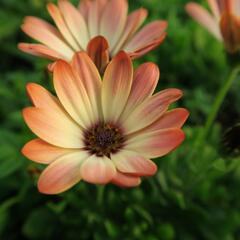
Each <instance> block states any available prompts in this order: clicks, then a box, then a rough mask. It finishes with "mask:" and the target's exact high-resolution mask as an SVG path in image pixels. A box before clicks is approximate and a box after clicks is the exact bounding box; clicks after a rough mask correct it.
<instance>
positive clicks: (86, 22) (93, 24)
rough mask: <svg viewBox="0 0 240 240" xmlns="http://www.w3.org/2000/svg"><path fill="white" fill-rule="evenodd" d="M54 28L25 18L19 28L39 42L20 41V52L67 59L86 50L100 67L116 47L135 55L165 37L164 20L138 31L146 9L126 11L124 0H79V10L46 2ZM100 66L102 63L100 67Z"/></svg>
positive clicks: (61, 0)
mask: <svg viewBox="0 0 240 240" xmlns="http://www.w3.org/2000/svg"><path fill="white" fill-rule="evenodd" d="M47 9H48V12H49V14H50V15H51V17H52V18H53V20H54V22H55V24H56V26H57V28H55V27H54V26H52V25H50V24H49V23H47V22H45V21H44V20H41V19H39V18H36V17H26V18H25V20H24V23H23V25H22V30H23V31H24V32H25V33H26V34H27V35H29V36H30V37H32V38H33V39H35V40H37V41H39V42H41V44H27V43H20V44H19V48H20V49H21V50H23V51H24V52H27V53H30V54H33V55H37V56H40V57H45V58H49V59H52V60H57V59H64V60H66V61H71V59H72V57H73V55H74V53H75V52H78V51H88V52H89V55H90V56H91V57H92V59H93V60H96V62H97V63H98V64H99V59H101V61H102V62H103V63H101V66H100V67H105V66H106V64H107V62H108V54H110V58H112V57H113V56H115V55H116V54H117V53H118V52H119V51H120V50H124V51H126V52H128V54H129V55H130V56H131V57H132V58H137V57H140V56H142V55H143V54H145V53H147V52H148V51H150V50H152V49H153V48H155V47H156V46H158V45H159V44H160V43H161V42H162V41H163V39H164V38H165V36H166V33H165V30H166V27H167V22H166V21H154V22H152V23H150V24H148V25H146V26H145V27H143V28H142V29H141V30H140V31H138V30H139V28H140V26H141V25H142V23H143V22H144V20H145V19H146V17H147V10H146V9H143V8H141V9H138V10H136V11H134V12H133V13H131V14H130V15H129V16H128V15H127V13H128V2H127V0H82V1H81V2H80V5H79V9H77V8H75V7H74V6H73V5H72V4H71V3H70V2H69V1H67V0H59V1H58V6H56V5H54V4H53V3H49V4H48V5H47ZM102 65H103V66H102Z"/></svg>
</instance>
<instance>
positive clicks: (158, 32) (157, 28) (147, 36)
mask: <svg viewBox="0 0 240 240" xmlns="http://www.w3.org/2000/svg"><path fill="white" fill-rule="evenodd" d="M166 28H167V22H166V21H154V22H152V23H149V24H147V25H146V26H145V27H143V28H142V30H140V31H139V32H138V33H137V34H136V35H135V36H134V37H133V39H132V40H131V41H129V43H128V44H127V45H126V47H124V49H125V51H127V52H134V51H136V50H138V49H141V48H143V47H145V46H148V45H150V44H152V43H153V42H155V41H156V40H159V39H162V36H164V35H165V30H166Z"/></svg>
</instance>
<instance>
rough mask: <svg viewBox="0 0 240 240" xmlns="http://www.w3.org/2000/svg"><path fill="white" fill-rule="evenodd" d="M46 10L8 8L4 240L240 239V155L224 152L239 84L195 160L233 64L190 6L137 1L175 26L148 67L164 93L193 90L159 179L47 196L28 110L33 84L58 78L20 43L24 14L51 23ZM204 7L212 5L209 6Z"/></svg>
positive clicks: (2, 17)
mask: <svg viewBox="0 0 240 240" xmlns="http://www.w3.org/2000/svg"><path fill="white" fill-rule="evenodd" d="M46 2H47V1H44V0H24V1H19V0H0V53H1V60H0V239H1V240H20V239H30V240H38V239H39V240H40V239H41V240H42V239H44V240H48V239H51V240H52V239H64V240H85V239H86V240H88V239H90V240H91V239H94V240H106V239H117V240H122V239H124V240H135V239H136V240H137V239H139V240H143V239H144V240H173V239H181V240H191V239H194V240H195V239H197V240H199V239H200V240H201V239H209V240H233V239H240V200H239V199H240V190H239V189H240V156H239V154H238V151H236V152H235V153H234V154H230V153H228V154H226V153H224V147H223V145H222V144H221V142H222V138H223V134H224V132H225V131H226V130H227V129H228V128H229V127H231V126H233V125H234V124H236V123H237V122H238V121H239V120H240V107H239V105H240V94H239V90H240V79H237V80H236V81H235V83H234V86H233V87H232V89H231V91H230V93H229V94H228V96H227V98H226V100H225V102H224V105H223V107H222V108H221V111H220V113H219V115H218V119H217V122H216V123H215V125H214V127H213V128H212V129H211V134H210V136H209V138H208V140H207V142H206V143H205V145H204V147H203V148H202V149H201V154H200V153H199V155H197V156H196V158H195V159H193V160H191V161H188V159H187V157H188V154H189V152H190V150H191V149H192V145H193V139H194V138H195V137H196V134H197V133H198V132H199V131H201V128H202V126H203V123H204V120H205V119H206V116H207V114H208V113H209V111H210V106H211V104H212V102H213V100H214V97H215V95H216V91H217V89H218V88H219V87H220V86H221V84H222V82H223V81H224V79H225V78H226V77H227V74H228V72H229V66H228V63H227V60H226V59H227V58H226V56H225V52H224V49H223V47H222V45H221V44H220V43H218V42H217V41H216V40H215V39H214V38H213V37H212V36H210V35H209V34H208V33H207V32H206V31H205V30H204V29H202V28H201V27H200V26H199V25H198V24H197V23H195V22H194V21H193V20H192V19H190V17H188V16H187V14H186V13H185V11H184V5H185V4H186V2H187V0H167V1H166V0H130V1H129V2H130V8H131V10H132V9H135V8H136V7H140V6H144V7H145V8H147V9H148V10H149V18H148V20H149V21H150V20H153V19H159V18H162V19H167V20H168V21H169V28H168V37H167V39H166V41H165V42H164V43H163V44H162V45H161V46H160V47H159V48H158V49H157V50H154V51H153V52H151V53H150V54H148V55H147V56H145V57H144V58H142V59H141V60H140V61H141V62H145V61H154V62H155V63H157V64H158V65H159V67H160V69H161V80H160V82H159V86H158V89H163V88H167V87H179V88H181V89H183V90H184V92H185V95H184V98H183V100H181V101H180V102H179V103H178V104H179V105H178V106H181V107H187V108H188V109H189V110H190V112H191V116H190V119H189V120H188V122H187V124H186V126H185V132H186V134H187V139H186V141H185V142H184V144H183V145H182V146H181V147H180V148H179V149H178V150H177V151H175V152H173V153H171V154H169V155H168V156H166V157H164V158H161V159H157V160H156V163H157V164H158V166H159V170H158V173H157V175H156V176H154V177H152V178H150V179H144V180H143V183H142V185H141V186H140V187H138V188H135V189H120V188H118V187H115V186H112V185H108V186H106V187H105V188H103V187H97V186H94V185H90V184H87V183H80V184H78V185H77V186H76V187H74V188H73V189H71V190H70V191H68V192H66V193H64V194H61V195H58V196H45V195H42V194H40V193H38V190H37V187H36V181H37V177H38V171H39V164H34V163H32V162H31V161H29V160H27V159H25V158H24V157H23V156H22V155H21V153H20V149H21V147H22V146H23V145H24V143H26V142H27V141H28V140H30V139H32V138H34V136H33V135H32V134H31V132H30V130H29V129H28V128H27V127H26V125H25V124H24V122H23V119H22V116H21V109H22V108H24V107H26V106H29V105H30V102H29V100H28V98H27V96H26V92H25V85H26V83H27V82H35V83H40V84H42V85H44V86H45V87H47V88H49V89H51V88H52V86H51V76H50V74H49V73H48V72H47V70H46V68H45V66H46V64H47V61H46V60H42V59H39V58H35V57H33V56H29V55H27V54H24V53H21V52H20V51H19V50H18V49H17V43H18V42H20V41H27V42H31V41H32V40H31V39H30V38H28V37H26V36H25V35H24V34H23V33H22V32H21V31H20V24H21V22H22V19H23V17H24V16H26V15H33V16H39V17H42V18H44V19H47V20H49V21H51V20H50V18H49V16H48V14H47V11H46V9H45V5H46ZM75 2H76V1H75ZM196 2H201V3H203V4H205V5H206V2H205V1H204V0H203V1H200V0H198V1H197V0H196ZM140 61H137V62H136V65H137V64H139V63H140ZM238 141H239V140H238Z"/></svg>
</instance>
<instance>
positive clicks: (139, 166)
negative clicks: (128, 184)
mask: <svg viewBox="0 0 240 240" xmlns="http://www.w3.org/2000/svg"><path fill="white" fill-rule="evenodd" d="M111 158H112V160H113V162H114V164H115V165H116V168H117V170H118V171H120V172H122V173H125V174H129V175H133V176H152V175H154V174H155V173H156V171H157V166H156V164H155V163H154V162H152V161H151V160H148V159H146V158H144V157H142V156H140V155H139V153H137V152H133V151H127V150H121V151H120V152H119V153H117V154H114V155H112V156H111Z"/></svg>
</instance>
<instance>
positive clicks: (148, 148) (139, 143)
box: [126, 128, 185, 158]
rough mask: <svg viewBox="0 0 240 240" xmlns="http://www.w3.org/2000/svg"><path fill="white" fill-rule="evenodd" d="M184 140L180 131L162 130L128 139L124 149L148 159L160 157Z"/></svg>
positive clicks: (174, 129)
mask: <svg viewBox="0 0 240 240" xmlns="http://www.w3.org/2000/svg"><path fill="white" fill-rule="evenodd" d="M184 138H185V134H184V132H183V131H182V130H181V129H178V128H172V129H164V130H159V131H154V132H149V133H144V134H139V135H135V136H134V137H131V138H129V140H128V141H127V143H126V149H129V150H132V151H136V152H138V153H139V154H141V155H143V156H145V157H148V158H156V157H162V156H164V155H166V154H168V153H169V152H171V151H172V150H174V149H175V148H177V147H178V146H179V145H180V144H181V143H182V141H183V140H184Z"/></svg>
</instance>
